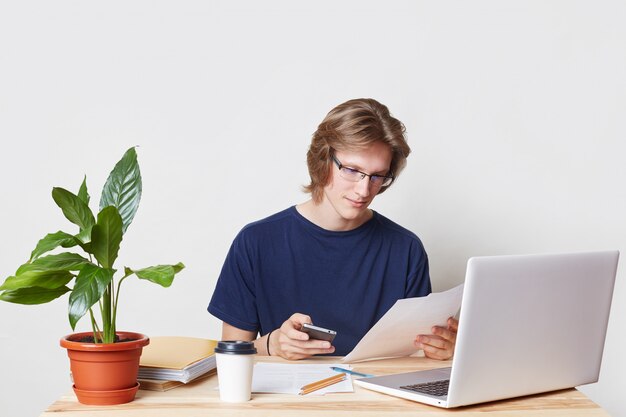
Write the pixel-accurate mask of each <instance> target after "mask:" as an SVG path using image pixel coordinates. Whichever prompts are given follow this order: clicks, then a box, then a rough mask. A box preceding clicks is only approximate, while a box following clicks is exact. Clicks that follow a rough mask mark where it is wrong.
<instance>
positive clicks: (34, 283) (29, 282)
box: [0, 271, 74, 290]
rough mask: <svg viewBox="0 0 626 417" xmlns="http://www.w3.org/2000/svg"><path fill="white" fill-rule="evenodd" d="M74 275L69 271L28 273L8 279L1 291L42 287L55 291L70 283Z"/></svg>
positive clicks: (0, 287) (0, 288)
mask: <svg viewBox="0 0 626 417" xmlns="http://www.w3.org/2000/svg"><path fill="white" fill-rule="evenodd" d="M72 278H74V275H73V274H72V273H71V272H69V271H26V272H24V273H22V274H21V275H17V276H13V277H8V278H7V279H6V280H5V281H4V284H2V286H0V290H19V289H20V288H28V287H41V288H48V289H54V288H59V287H62V286H64V285H65V284H67V283H68V282H70V281H71V280H72Z"/></svg>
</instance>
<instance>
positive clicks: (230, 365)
mask: <svg viewBox="0 0 626 417" xmlns="http://www.w3.org/2000/svg"><path fill="white" fill-rule="evenodd" d="M255 354H256V348H255V347H254V343H253V342H243V341H241V340H224V341H221V342H217V347H216V348H215V359H216V360H217V380H218V384H219V387H220V399H221V400H222V401H226V402H229V403H241V402H246V401H249V400H250V397H251V395H250V394H251V390H252V369H253V365H254V355H255Z"/></svg>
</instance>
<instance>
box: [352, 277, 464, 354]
mask: <svg viewBox="0 0 626 417" xmlns="http://www.w3.org/2000/svg"><path fill="white" fill-rule="evenodd" d="M462 297H463V284H461V285H459V286H457V287H454V288H452V289H450V290H448V291H445V292H440V293H432V294H430V295H428V296H426V297H416V298H405V299H403V300H398V301H396V303H395V304H394V305H393V307H391V309H389V311H387V313H385V315H384V316H383V317H382V318H381V319H380V320H378V322H377V323H376V324H375V325H374V327H372V328H371V329H370V331H369V332H367V334H366V335H365V336H363V338H362V339H361V340H360V341H359V343H358V344H357V345H356V346H355V348H354V349H352V352H350V353H349V354H348V355H347V356H345V357H344V358H343V359H342V360H341V361H342V362H358V361H364V360H370V359H380V358H394V357H400V356H410V355H412V354H414V353H416V352H417V351H418V349H416V348H415V345H413V341H414V340H415V336H417V335H418V334H431V333H432V332H431V328H432V326H437V325H439V326H445V325H446V321H447V320H448V317H451V316H454V315H455V314H456V313H457V312H458V311H459V308H460V307H461V298H462Z"/></svg>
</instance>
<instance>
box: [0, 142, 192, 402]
mask: <svg viewBox="0 0 626 417" xmlns="http://www.w3.org/2000/svg"><path fill="white" fill-rule="evenodd" d="M141 191H142V183H141V173H140V171H139V164H138V162H137V153H136V152H135V148H130V149H129V150H128V151H126V153H125V154H124V156H123V157H122V159H121V160H120V161H119V162H118V163H117V164H116V165H115V168H114V169H113V171H111V174H110V175H109V177H108V179H107V181H106V183H105V185H104V188H103V190H102V196H101V197H100V206H99V212H98V214H97V216H94V214H93V212H92V211H91V209H90V208H89V200H90V197H89V193H88V191H87V178H86V177H85V178H84V179H83V182H82V184H81V186H80V188H79V190H78V193H77V194H74V193H72V192H70V191H68V190H66V189H63V188H57V187H55V188H53V189H52V198H53V199H54V201H55V203H56V204H57V205H58V206H59V207H60V208H61V210H62V211H63V214H64V215H65V217H66V218H67V219H68V220H69V221H70V222H72V223H73V224H75V225H76V226H78V233H76V234H72V233H66V232H62V231H58V232H56V233H50V234H48V235H46V236H45V237H44V238H43V239H41V240H40V241H39V242H38V243H37V246H36V247H35V249H34V250H33V251H32V253H31V255H30V259H29V260H28V262H26V263H25V264H23V265H21V266H20V267H19V268H18V269H17V271H16V273H15V275H13V276H10V277H8V278H7V279H6V280H5V281H4V283H3V284H2V286H0V291H1V292H0V300H4V301H8V302H12V303H20V304H43V303H47V302H50V301H52V300H54V299H56V298H58V297H60V296H62V295H64V294H65V293H69V310H68V314H69V321H70V326H71V327H72V330H75V328H76V324H77V323H78V321H79V320H80V319H81V318H82V317H83V316H85V315H86V314H87V313H89V318H90V320H91V328H92V331H91V332H86V333H74V334H70V335H68V336H65V337H63V338H62V339H61V346H63V347H65V348H67V349H68V356H69V357H70V366H71V370H72V377H73V380H74V391H75V393H76V395H77V397H78V400H79V401H80V402H81V403H85V404H120V403H124V402H129V401H132V400H133V399H134V397H135V393H136V392H137V389H138V387H139V385H138V383H137V372H138V369H139V357H140V355H141V350H142V348H143V347H144V346H146V345H147V344H148V343H149V339H148V337H147V336H145V335H142V334H139V333H131V332H122V331H118V330H117V326H116V322H117V311H118V310H117V307H118V301H119V299H120V298H119V297H120V289H121V288H120V287H121V284H122V282H123V281H124V280H126V279H127V278H128V277H130V276H132V275H135V276H136V277H138V278H140V279H144V280H148V281H152V282H154V283H156V284H159V285H161V286H163V287H169V286H170V285H171V284H172V281H173V279H174V276H175V275H176V274H177V273H178V272H180V271H181V270H182V269H183V268H184V265H183V264H182V263H178V264H175V265H157V266H151V267H147V268H141V269H133V268H129V267H124V269H123V271H120V274H119V275H121V277H118V278H115V274H116V273H117V272H118V271H117V270H116V269H114V263H115V260H116V258H117V255H118V251H119V248H120V243H121V242H122V238H123V237H124V233H125V232H126V230H127V229H128V226H129V225H130V223H131V222H132V220H133V218H134V216H135V213H136V212H137V208H138V206H139V201H140V199H141ZM59 248H63V249H69V248H74V249H73V250H72V251H64V252H60V253H53V254H49V253H50V252H51V251H55V250H57V249H59ZM79 250H82V252H83V254H79V253H76V251H79ZM57 252H58V251H57ZM71 283H72V284H73V285H71V286H70V284H71ZM94 310H96V312H95V313H94ZM98 315H99V316H100V320H98V319H97V316H98Z"/></svg>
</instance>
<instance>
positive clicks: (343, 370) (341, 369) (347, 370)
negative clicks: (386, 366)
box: [330, 366, 376, 378]
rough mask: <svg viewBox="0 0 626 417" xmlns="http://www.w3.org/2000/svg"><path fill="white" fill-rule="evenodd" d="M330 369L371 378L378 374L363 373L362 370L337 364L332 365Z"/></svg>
mask: <svg viewBox="0 0 626 417" xmlns="http://www.w3.org/2000/svg"><path fill="white" fill-rule="evenodd" d="M330 369H332V370H333V371H336V372H345V373H346V374H350V375H356V376H362V377H364V378H370V377H372V376H376V375H372V374H362V373H361V372H356V371H351V370H350V369H343V368H339V367H337V366H331V367H330Z"/></svg>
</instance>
